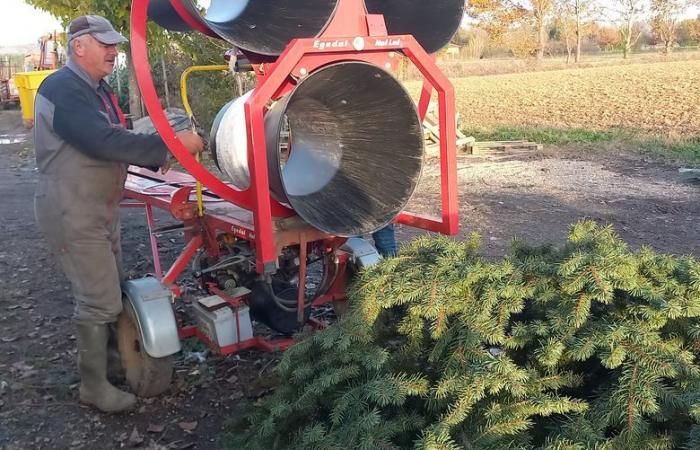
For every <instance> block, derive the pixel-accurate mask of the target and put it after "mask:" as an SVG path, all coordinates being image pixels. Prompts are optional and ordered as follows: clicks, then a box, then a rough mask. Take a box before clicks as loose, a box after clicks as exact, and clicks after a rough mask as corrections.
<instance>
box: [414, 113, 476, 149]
mask: <svg viewBox="0 0 700 450" xmlns="http://www.w3.org/2000/svg"><path fill="white" fill-rule="evenodd" d="M423 131H424V133H425V140H426V141H427V148H428V152H430V151H431V150H432V151H435V150H437V151H438V152H439V149H440V122H439V120H438V118H437V115H436V114H435V112H434V110H433V109H432V104H431V109H428V114H426V116H425V120H424V121H423ZM475 140H476V139H474V138H473V137H471V136H465V135H464V133H462V132H461V131H459V129H457V150H458V151H461V152H464V151H466V150H465V149H466V147H467V146H468V145H469V144H472V143H474V141H475Z"/></svg>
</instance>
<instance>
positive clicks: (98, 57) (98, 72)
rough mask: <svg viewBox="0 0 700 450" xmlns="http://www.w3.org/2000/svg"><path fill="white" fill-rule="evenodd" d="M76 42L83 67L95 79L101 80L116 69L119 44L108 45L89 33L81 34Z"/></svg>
mask: <svg viewBox="0 0 700 450" xmlns="http://www.w3.org/2000/svg"><path fill="white" fill-rule="evenodd" d="M77 39H79V41H78V42H76V43H75V55H76V56H77V59H78V61H79V62H80V65H81V66H82V68H83V69H84V70H85V71H86V72H88V74H89V75H90V76H91V77H92V78H93V79H94V80H96V81H97V80H100V79H102V78H104V77H106V76H107V75H109V74H110V73H112V71H113V70H114V64H115V63H116V60H117V54H118V52H117V46H116V45H107V44H103V43H102V42H100V41H98V40H97V39H95V38H94V37H92V36H90V35H89V34H87V35H84V36H81V37H79V38H77Z"/></svg>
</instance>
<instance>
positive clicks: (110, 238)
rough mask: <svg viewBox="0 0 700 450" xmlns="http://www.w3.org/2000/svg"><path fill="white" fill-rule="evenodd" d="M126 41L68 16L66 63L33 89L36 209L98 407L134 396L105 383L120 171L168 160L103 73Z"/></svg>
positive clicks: (85, 380)
mask: <svg viewBox="0 0 700 450" xmlns="http://www.w3.org/2000/svg"><path fill="white" fill-rule="evenodd" d="M123 42H126V39H125V38H124V36H122V35H121V34H119V33H118V32H117V31H115V29H114V28H113V27H112V25H111V24H110V23H109V21H107V20H106V19H105V18H103V17H99V16H83V17H79V18H77V19H75V20H74V21H73V22H71V24H70V26H69V28H68V55H69V60H68V64H67V66H66V67H64V68H62V69H60V70H58V71H57V72H55V73H53V74H52V75H51V76H49V77H48V78H47V79H46V80H45V81H44V82H43V83H42V85H41V87H40V88H39V91H38V94H37V98H36V104H35V121H34V123H35V129H34V143H35V147H36V162H37V167H38V169H39V180H38V185H37V190H36V194H35V210H36V217H37V221H38V224H39V227H40V229H41V230H42V232H43V233H44V234H45V236H46V238H47V240H48V242H49V245H50V247H51V249H52V251H53V252H54V253H55V254H56V256H57V258H58V260H59V261H60V264H61V267H62V269H63V271H64V272H65V274H66V276H67V277H68V279H69V280H70V282H71V287H72V291H73V295H74V297H75V313H74V320H75V322H76V328H77V333H76V335H77V344H78V368H79V372H80V377H81V385H80V401H81V402H83V403H86V404H90V405H94V406H95V407H97V408H98V409H99V410H101V411H105V412H119V411H125V410H128V409H130V408H132V407H133V406H134V404H135V402H136V398H135V397H134V395H133V394H130V393H127V392H124V391H121V390H119V389H117V388H116V387H114V386H113V385H112V384H111V383H110V382H109V381H107V341H108V337H109V325H110V324H113V323H114V322H115V321H116V320H117V316H118V315H119V313H120V312H121V310H122V293H121V289H120V281H121V280H122V266H121V263H122V262H121V242H120V220H119V202H120V200H121V198H122V193H123V188H124V182H125V180H126V174H127V172H126V170H127V167H128V165H130V164H133V165H137V166H141V167H150V168H154V169H155V168H158V167H164V166H166V161H167V158H168V149H167V147H166V145H165V143H164V142H163V141H162V139H161V138H160V137H159V136H152V135H142V134H137V133H134V132H132V131H129V130H127V129H126V128H125V121H124V115H123V114H122V112H121V110H120V109H119V106H118V104H117V101H116V97H115V96H114V93H113V92H112V90H111V89H110V87H109V85H108V84H107V83H106V82H105V81H104V77H106V76H107V75H109V74H110V73H112V70H113V69H114V64H115V62H116V59H117V49H116V45H117V44H120V43H123ZM177 136H178V138H179V139H180V141H181V142H182V143H183V144H184V145H185V147H186V148H187V149H188V150H189V151H190V152H191V153H193V154H195V153H198V152H200V151H201V150H202V148H203V143H202V140H201V139H200V138H199V136H197V135H196V134H194V133H191V132H180V133H178V134H177Z"/></svg>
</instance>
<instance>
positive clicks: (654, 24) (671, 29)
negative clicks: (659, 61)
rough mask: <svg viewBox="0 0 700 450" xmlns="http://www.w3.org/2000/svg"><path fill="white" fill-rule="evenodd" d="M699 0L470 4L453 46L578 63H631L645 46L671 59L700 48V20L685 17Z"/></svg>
mask: <svg viewBox="0 0 700 450" xmlns="http://www.w3.org/2000/svg"><path fill="white" fill-rule="evenodd" d="M697 4H700V2H698V0H610V1H606V2H603V1H601V0H469V1H468V2H467V4H466V14H467V20H466V22H467V24H468V25H467V26H466V27H465V28H463V29H462V30H460V32H459V33H458V34H457V36H455V39H454V41H453V43H454V44H456V45H458V46H460V47H462V48H463V49H464V50H463V52H462V53H463V54H465V55H466V56H467V57H472V58H481V57H484V56H485V55H488V54H489V53H490V54H493V53H496V54H498V53H501V54H503V53H508V54H511V55H513V56H516V57H534V58H536V59H542V58H544V56H545V55H546V54H547V53H550V54H559V53H565V54H566V55H567V62H570V61H574V62H580V61H581V55H582V53H583V52H584V51H585V49H586V48H588V49H595V50H600V51H611V50H620V51H621V52H622V55H623V57H624V58H627V57H628V56H629V55H630V54H631V53H632V52H633V51H634V50H635V49H638V48H640V47H642V46H647V47H658V48H659V49H660V51H661V52H663V53H665V54H668V53H670V52H671V51H672V50H673V49H674V47H676V46H695V45H698V44H699V43H700V16H698V17H697V18H695V19H687V18H684V16H686V15H687V12H688V11H690V10H691V9H690V8H692V7H693V6H694V5H697Z"/></svg>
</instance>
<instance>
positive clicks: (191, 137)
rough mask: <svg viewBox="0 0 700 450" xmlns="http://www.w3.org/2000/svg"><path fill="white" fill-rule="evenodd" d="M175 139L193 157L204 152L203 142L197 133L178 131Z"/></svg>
mask: <svg viewBox="0 0 700 450" xmlns="http://www.w3.org/2000/svg"><path fill="white" fill-rule="evenodd" d="M177 138H178V139H180V141H181V142H182V143H183V144H184V145H185V147H186V148H187V150H188V151H189V152H190V154H192V155H193V156H194V155H196V154H197V153H202V150H204V141H203V140H202V138H201V137H199V135H198V134H197V133H194V132H192V131H178V132H177Z"/></svg>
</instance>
